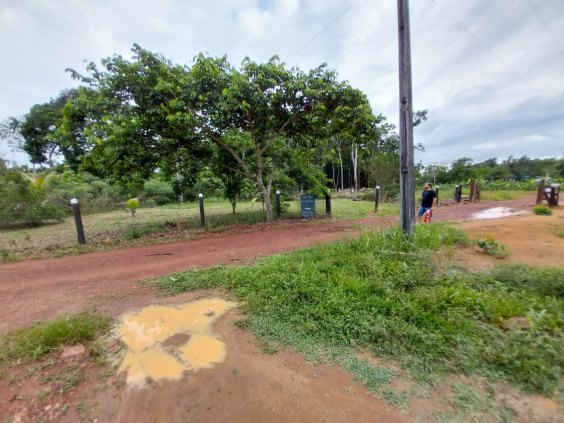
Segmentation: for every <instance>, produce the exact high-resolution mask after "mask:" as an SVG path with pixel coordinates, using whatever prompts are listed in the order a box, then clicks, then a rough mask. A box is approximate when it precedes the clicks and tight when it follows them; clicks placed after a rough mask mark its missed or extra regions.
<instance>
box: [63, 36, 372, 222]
mask: <svg viewBox="0 0 564 423" xmlns="http://www.w3.org/2000/svg"><path fill="white" fill-rule="evenodd" d="M133 53H134V55H133V59H132V60H131V61H129V60H126V59H124V58H123V57H121V56H114V57H111V58H107V59H104V60H102V67H103V69H98V67H97V66H96V65H95V64H94V63H90V64H89V65H88V67H87V72H88V74H87V75H84V76H83V75H80V74H78V73H77V72H75V71H71V72H72V73H73V76H74V77H76V78H79V79H80V80H81V81H82V82H83V83H84V87H83V88H82V89H80V90H79V91H78V93H79V95H78V96H77V97H76V98H74V99H72V100H71V101H69V102H68V103H67V106H66V107H65V108H64V112H63V115H64V118H63V122H64V125H63V127H65V125H67V124H68V123H69V122H71V119H70V117H71V116H72V115H71V112H73V111H76V110H82V111H84V112H85V113H86V115H87V119H86V121H87V124H86V125H85V127H84V130H83V132H82V134H83V135H84V137H85V139H86V143H87V144H88V146H89V148H90V149H91V151H90V154H89V155H88V156H87V159H86V165H90V166H94V167H96V168H106V169H111V171H110V176H113V177H114V178H115V179H130V180H139V181H141V180H144V179H146V178H148V177H149V176H150V175H151V174H152V173H153V172H154V171H155V170H156V169H161V170H162V171H164V172H165V173H167V174H169V175H175V174H182V175H183V177H184V178H187V179H189V178H193V177H194V175H195V174H196V173H197V171H198V169H199V168H200V167H201V166H202V165H204V164H207V163H208V162H209V161H210V160H212V158H213V157H214V150H216V149H222V150H224V151H225V152H227V153H228V154H229V155H230V157H231V158H232V159H233V160H232V161H229V162H227V161H226V165H229V166H232V165H233V164H236V165H237V167H236V168H233V169H230V171H232V172H239V173H241V174H242V175H244V176H246V177H248V178H252V179H253V180H254V181H255V182H256V184H257V186H258V188H259V189H260V191H261V193H262V196H263V198H264V201H265V206H266V211H267V217H268V220H269V221H271V220H272V205H271V200H270V197H271V188H272V183H273V181H274V180H275V179H276V178H280V177H283V176H284V175H287V174H290V173H292V174H293V175H294V176H295V177H298V178H300V179H301V181H302V182H303V183H304V184H307V185H308V186H307V187H306V188H312V189H315V188H318V189H320V187H321V186H323V185H324V182H325V176H324V173H323V171H322V166H323V163H322V162H321V161H320V159H319V158H320V151H322V149H323V147H324V145H325V143H326V142H327V140H328V138H329V135H330V134H335V133H340V134H342V135H343V136H346V137H352V136H354V137H355V138H356V139H358V140H361V139H362V138H363V137H366V139H367V140H368V139H369V138H370V137H371V135H372V134H373V128H374V121H375V117H374V115H373V114H372V111H371V109H370V105H369V103H368V100H367V98H366V96H365V95H364V94H363V93H362V92H361V91H360V90H357V89H354V88H352V87H351V86H350V85H349V84H348V83H346V82H339V81H338V80H337V76H336V74H335V72H333V71H332V70H329V69H328V68H327V67H326V66H325V65H321V66H319V67H318V68H315V69H313V70H311V71H309V72H303V71H301V70H299V69H297V68H291V69H288V68H286V66H285V65H284V64H283V63H281V62H280V60H279V59H278V58H276V57H273V58H272V59H270V60H269V61H268V62H266V63H256V62H254V61H252V60H250V59H248V58H247V59H245V60H244V61H243V63H242V64H241V67H240V69H236V68H235V67H233V66H232V65H231V64H229V62H228V61H227V59H226V58H225V57H221V58H216V57H211V56H207V55H204V54H200V55H198V56H197V57H196V58H195V60H194V63H193V65H192V66H179V65H174V64H172V63H171V62H170V61H168V60H167V59H165V58H164V57H162V56H160V55H158V54H155V53H152V52H149V51H147V50H144V49H142V48H141V47H139V46H137V45H136V46H134V48H133ZM216 157H217V155H216ZM316 164H317V166H316Z"/></svg>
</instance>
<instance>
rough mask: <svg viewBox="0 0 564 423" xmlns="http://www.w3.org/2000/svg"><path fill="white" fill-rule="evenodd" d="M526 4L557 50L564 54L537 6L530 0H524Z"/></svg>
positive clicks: (563, 49)
mask: <svg viewBox="0 0 564 423" xmlns="http://www.w3.org/2000/svg"><path fill="white" fill-rule="evenodd" d="M526 2H527V4H528V5H529V7H530V8H531V10H532V11H533V13H534V14H535V16H536V17H537V19H538V21H539V22H540V24H541V25H542V26H543V27H544V29H545V31H546V33H547V34H548V36H549V37H550V38H551V39H552V41H553V42H554V45H556V48H558V50H560V53H562V54H564V48H562V46H561V45H560V43H559V42H558V40H557V39H556V37H555V36H554V35H553V34H552V31H551V30H550V28H549V27H548V25H547V24H546V22H545V21H544V19H543V18H542V17H541V15H540V13H539V12H538V10H537V8H536V7H535V6H534V5H533V3H531V0H526Z"/></svg>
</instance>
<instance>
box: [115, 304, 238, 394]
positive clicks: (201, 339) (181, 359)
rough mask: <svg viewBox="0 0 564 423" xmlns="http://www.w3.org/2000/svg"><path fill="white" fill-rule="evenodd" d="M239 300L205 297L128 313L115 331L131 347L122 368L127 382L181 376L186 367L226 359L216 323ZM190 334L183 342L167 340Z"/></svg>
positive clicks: (192, 368)
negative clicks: (216, 334)
mask: <svg viewBox="0 0 564 423" xmlns="http://www.w3.org/2000/svg"><path fill="white" fill-rule="evenodd" d="M234 306H235V304H233V303H230V302H228V301H224V300H220V299H205V300H200V301H195V302H192V303H188V304H184V305H181V306H157V305H152V306H148V307H145V308H143V309H141V310H139V311H138V312H137V313H131V314H125V315H124V316H122V318H121V323H120V324H119V326H118V327H117V328H116V329H115V334H116V335H117V336H118V337H119V338H120V339H121V340H122V341H123V342H124V343H125V344H126V345H127V347H128V351H127V353H126V355H125V357H124V359H123V362H122V363H121V366H120V368H119V371H120V372H121V371H125V370H127V383H128V384H132V385H136V386H142V385H144V383H145V381H146V379H147V378H151V379H153V380H161V379H169V380H177V379H180V378H181V377H182V374H183V372H184V371H185V370H197V369H200V368H211V367H213V365H214V364H216V363H220V362H222V361H223V360H224V359H225V354H226V353H225V344H224V343H223V341H221V340H219V339H217V338H215V337H214V336H213V334H212V333H211V332H210V331H211V325H212V323H213V322H214V321H215V320H216V319H217V318H218V317H220V316H221V315H222V314H223V313H225V312H226V311H227V310H229V309H230V308H232V307H234ZM179 334H183V335H187V336H186V342H184V343H183V344H182V345H179V346H173V345H169V346H167V347H163V344H164V343H165V342H166V341H167V340H168V339H169V338H171V337H173V336H175V335H179Z"/></svg>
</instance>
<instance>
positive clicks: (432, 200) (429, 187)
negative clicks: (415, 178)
mask: <svg viewBox="0 0 564 423" xmlns="http://www.w3.org/2000/svg"><path fill="white" fill-rule="evenodd" d="M436 205H437V192H436V191H435V190H434V189H433V184H432V183H430V182H427V183H426V184H425V185H424V187H423V193H422V194H421V207H419V211H418V212H417V216H419V223H421V219H422V218H423V216H425V213H427V212H429V214H428V217H429V218H428V219H425V222H428V221H430V220H431V217H432V216H433V208H434V207H435V206H436Z"/></svg>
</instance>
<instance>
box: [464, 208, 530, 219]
mask: <svg viewBox="0 0 564 423" xmlns="http://www.w3.org/2000/svg"><path fill="white" fill-rule="evenodd" d="M523 213H524V211H522V210H515V209H510V208H507V207H494V208H491V209H487V210H484V211H481V212H478V213H474V214H473V215H472V217H473V218H474V219H497V218H500V217H508V216H518V215H520V214H523Z"/></svg>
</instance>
